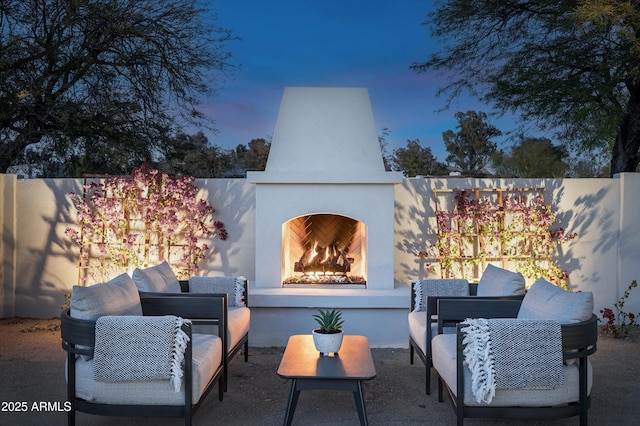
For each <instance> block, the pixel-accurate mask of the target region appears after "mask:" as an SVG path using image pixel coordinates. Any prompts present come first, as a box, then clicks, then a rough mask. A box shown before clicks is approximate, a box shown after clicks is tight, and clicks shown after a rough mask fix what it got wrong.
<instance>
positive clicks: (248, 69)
mask: <svg viewBox="0 0 640 426" xmlns="http://www.w3.org/2000/svg"><path fill="white" fill-rule="evenodd" d="M213 5H214V8H215V9H216V10H217V12H218V19H219V21H218V23H219V25H220V26H223V27H226V28H229V29H231V30H232V31H233V33H234V35H236V36H237V37H239V38H241V39H242V40H241V41H232V42H229V43H228V45H227V48H228V50H229V51H230V52H231V53H232V54H233V57H234V59H233V61H234V63H236V64H239V65H240V69H239V71H238V72H237V73H236V74H235V77H234V79H233V80H232V81H228V82H226V83H225V85H224V87H223V88H222V90H221V91H220V93H219V95H218V96H216V97H214V98H212V99H211V101H207V102H205V104H204V105H203V109H204V111H205V113H207V114H208V115H210V116H211V117H213V118H214V120H215V121H216V128H217V129H218V130H219V133H218V134H217V135H210V134H207V136H208V137H209V140H210V142H211V143H212V144H214V145H218V146H221V147H223V148H234V147H235V146H237V145H238V144H246V143H248V142H249V141H250V140H251V139H254V138H267V139H269V138H270V137H271V135H272V133H273V130H274V128H275V124H276V118H277V115H278V109H279V107H280V101H281V98H282V94H283V91H284V88H285V87H287V86H312V87H364V88H367V89H368V91H369V97H370V99H371V106H372V109H373V115H374V119H375V122H376V127H377V130H378V134H381V129H382V128H384V127H386V128H388V129H389V130H390V135H389V137H388V146H387V150H388V151H389V153H390V152H391V151H392V150H393V149H395V148H398V147H404V146H405V145H406V141H407V139H420V142H421V145H422V146H428V147H430V148H431V150H432V152H433V154H434V155H435V156H436V157H437V158H438V159H439V160H441V161H444V159H445V157H446V155H447V152H446V151H445V149H444V143H443V141H442V132H443V131H445V130H448V129H452V130H454V129H455V126H456V124H457V121H456V120H455V118H454V114H455V113H456V112H458V111H467V110H469V109H474V110H476V111H484V112H487V113H489V112H490V111H489V108H488V107H485V106H482V105H480V104H478V102H477V101H475V100H460V101H457V102H456V103H454V105H453V106H452V109H450V110H447V111H444V112H437V111H438V110H439V109H441V108H442V107H443V106H444V104H445V99H444V98H436V96H435V93H436V91H437V89H438V88H439V87H441V86H443V85H444V84H445V83H446V81H444V80H442V78H441V77H438V76H437V75H436V74H434V73H430V74H420V75H417V74H415V73H414V72H413V71H411V70H410V69H409V66H410V65H411V64H412V63H414V62H417V61H422V60H424V59H425V58H426V57H427V56H428V54H429V52H430V51H432V50H435V49H436V46H435V45H434V42H433V41H432V40H430V37H429V28H428V27H427V26H426V25H422V23H423V22H424V21H425V19H426V15H427V13H428V11H429V9H430V8H431V7H432V6H431V5H432V2H431V1H425V0H400V1H391V0H324V1H315V0H216V1H215V2H213ZM489 122H490V123H491V124H494V125H496V126H497V127H498V128H500V129H501V130H502V131H507V130H510V129H508V128H507V126H509V125H510V123H509V122H507V121H505V120H504V119H503V120H500V121H496V120H492V119H491V118H490V119H489ZM505 123H506V125H505Z"/></svg>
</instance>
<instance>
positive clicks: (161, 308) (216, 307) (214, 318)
mask: <svg viewBox="0 0 640 426" xmlns="http://www.w3.org/2000/svg"><path fill="white" fill-rule="evenodd" d="M194 296H195V297H194ZM141 302H142V311H143V315H145V316H149V315H176V316H180V317H183V318H189V319H190V320H191V322H192V323H193V324H217V325H218V327H219V328H218V329H219V330H220V332H219V333H218V334H219V337H220V339H222V342H223V348H224V347H225V346H224V343H225V341H226V333H224V332H222V331H221V330H226V321H227V304H228V301H227V295H226V294H220V295H180V294H177V295H172V296H169V297H166V296H163V297H153V296H150V297H148V298H146V299H141ZM95 324H96V321H95V320H83V319H77V318H72V317H71V316H70V311H69V310H65V311H64V312H62V314H61V322H60V334H61V337H62V348H63V349H64V350H65V351H66V352H67V400H68V401H69V402H70V403H71V409H70V410H69V413H68V417H67V419H68V420H67V421H68V424H69V425H70V426H73V425H75V419H76V411H81V412H84V413H89V414H96V415H103V416H145V417H184V423H185V425H187V426H189V425H191V423H192V419H193V415H194V414H195V412H196V411H197V409H198V407H199V406H200V404H201V402H202V401H203V400H204V398H205V397H206V396H207V395H208V394H209V392H210V391H211V389H212V388H213V385H214V384H215V383H218V398H219V400H220V401H222V400H223V397H224V386H225V380H226V376H225V373H226V368H225V367H226V358H227V354H226V353H224V351H223V354H222V359H223V362H222V365H220V367H219V368H218V369H217V370H216V372H215V374H214V375H213V376H212V377H211V379H210V380H209V383H208V384H207V386H206V388H205V391H204V392H203V394H202V396H201V397H200V400H199V401H198V402H197V403H195V404H193V403H192V396H193V395H192V383H193V382H192V377H193V363H192V344H191V336H192V333H191V324H185V325H183V330H184V331H185V332H186V333H187V335H188V336H189V343H188V344H187V347H186V350H185V357H184V387H185V392H184V394H185V395H184V397H185V402H184V405H121V404H103V403H94V402H91V401H87V400H84V399H82V398H80V397H78V396H77V395H76V392H75V389H76V365H75V364H76V359H77V357H78V355H88V356H93V351H94V346H95Z"/></svg>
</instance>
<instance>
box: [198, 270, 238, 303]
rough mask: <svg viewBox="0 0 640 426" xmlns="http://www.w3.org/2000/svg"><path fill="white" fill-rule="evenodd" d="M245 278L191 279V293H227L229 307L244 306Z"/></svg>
mask: <svg viewBox="0 0 640 426" xmlns="http://www.w3.org/2000/svg"><path fill="white" fill-rule="evenodd" d="M244 280H245V278H244V277H191V278H189V292H190V293H213V294H215V293H227V294H228V295H229V297H228V299H229V306H243V302H242V292H243V291H244Z"/></svg>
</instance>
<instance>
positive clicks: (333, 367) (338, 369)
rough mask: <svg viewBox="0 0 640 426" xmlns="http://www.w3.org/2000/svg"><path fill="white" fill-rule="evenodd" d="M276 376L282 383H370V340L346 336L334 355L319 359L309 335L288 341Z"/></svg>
mask: <svg viewBox="0 0 640 426" xmlns="http://www.w3.org/2000/svg"><path fill="white" fill-rule="evenodd" d="M278 375H279V376H280V377H282V378H285V379H331V380H339V379H344V380H371V379H373V378H374V377H375V376H376V368H375V365H374V364H373V358H372V356H371V349H370V348H369V339H367V338H366V337H365V336H349V335H345V336H344V338H343V340H342V347H341V348H340V351H339V352H338V354H337V355H331V356H320V353H319V352H318V351H317V350H316V348H315V346H314V344H313V336H312V335H310V334H303V335H295V336H291V337H289V342H288V343H287V347H286V348H285V350H284V354H283V355H282V360H281V361H280V367H278Z"/></svg>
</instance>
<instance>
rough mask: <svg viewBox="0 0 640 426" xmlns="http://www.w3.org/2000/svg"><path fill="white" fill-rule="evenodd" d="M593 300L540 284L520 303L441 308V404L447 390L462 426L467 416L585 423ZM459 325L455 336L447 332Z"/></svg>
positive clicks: (437, 361)
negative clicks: (576, 419) (563, 419)
mask: <svg viewBox="0 0 640 426" xmlns="http://www.w3.org/2000/svg"><path fill="white" fill-rule="evenodd" d="M592 311H593V295H592V294H591V293H589V292H584V293H571V292H568V291H564V290H562V289H560V288H558V287H556V286H554V285H552V284H550V283H548V282H546V281H544V280H542V279H540V280H538V281H536V283H534V284H533V286H532V287H531V289H530V290H529V291H528V292H527V295H526V296H525V297H524V299H523V300H522V301H513V300H477V301H472V300H451V299H443V300H440V302H439V310H438V335H436V336H434V338H433V341H432V358H433V366H434V369H435V371H436V374H437V377H438V400H439V401H440V402H442V401H443V393H444V392H443V390H445V389H446V391H447V394H448V395H449V398H450V400H451V403H452V405H453V408H454V411H455V413H456V417H457V424H458V425H462V424H463V423H464V418H466V417H483V418H522V419H552V418H560V417H571V416H576V415H579V416H580V424H581V425H586V424H587V410H588V408H589V404H590V399H589V394H590V391H591V385H592V368H591V363H590V361H589V360H588V357H589V356H590V355H591V354H593V353H595V351H596V342H597V335H598V330H597V318H596V317H595V315H593V312H592ZM452 324H457V325H456V334H445V333H444V329H445V327H447V326H451V325H452Z"/></svg>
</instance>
